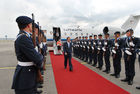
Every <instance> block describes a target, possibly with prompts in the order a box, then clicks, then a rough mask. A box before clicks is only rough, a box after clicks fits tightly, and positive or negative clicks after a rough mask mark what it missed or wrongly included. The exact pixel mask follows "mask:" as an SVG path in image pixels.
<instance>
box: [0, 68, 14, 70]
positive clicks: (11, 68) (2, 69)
mask: <svg viewBox="0 0 140 94" xmlns="http://www.w3.org/2000/svg"><path fill="white" fill-rule="evenodd" d="M15 68H16V67H0V70H8V69H15Z"/></svg>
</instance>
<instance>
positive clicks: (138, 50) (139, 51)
mask: <svg viewBox="0 0 140 94" xmlns="http://www.w3.org/2000/svg"><path fill="white" fill-rule="evenodd" d="M139 41H140V39H139ZM137 53H138V61H139V68H140V43H139V46H138V49H137ZM136 89H139V90H140V86H137V87H136Z"/></svg>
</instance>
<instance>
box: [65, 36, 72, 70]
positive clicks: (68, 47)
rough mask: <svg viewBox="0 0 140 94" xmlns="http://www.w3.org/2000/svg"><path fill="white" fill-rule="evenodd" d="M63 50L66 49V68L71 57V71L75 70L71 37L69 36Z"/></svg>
mask: <svg viewBox="0 0 140 94" xmlns="http://www.w3.org/2000/svg"><path fill="white" fill-rule="evenodd" d="M63 50H64V58H65V60H64V68H65V69H66V68H67V60H68V59H69V68H70V71H72V70H73V67H72V63H71V58H72V44H71V41H70V37H67V42H65V43H64V45H63Z"/></svg>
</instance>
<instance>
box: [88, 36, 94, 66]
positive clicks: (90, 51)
mask: <svg viewBox="0 0 140 94" xmlns="http://www.w3.org/2000/svg"><path fill="white" fill-rule="evenodd" d="M92 46H93V40H92V36H89V40H88V53H89V62H88V64H92V58H93V55H92Z"/></svg>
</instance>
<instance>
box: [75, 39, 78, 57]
mask: <svg viewBox="0 0 140 94" xmlns="http://www.w3.org/2000/svg"><path fill="white" fill-rule="evenodd" d="M75 56H76V57H78V37H76V44H75Z"/></svg>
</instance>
